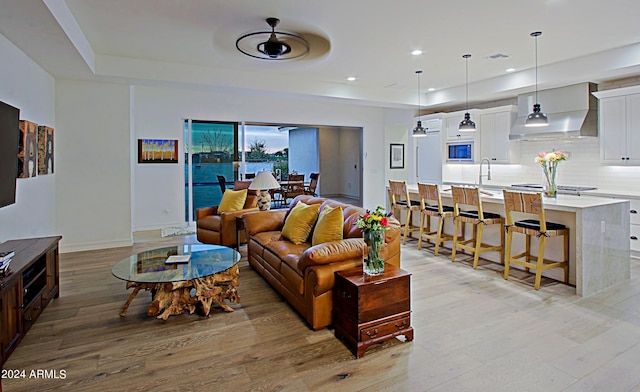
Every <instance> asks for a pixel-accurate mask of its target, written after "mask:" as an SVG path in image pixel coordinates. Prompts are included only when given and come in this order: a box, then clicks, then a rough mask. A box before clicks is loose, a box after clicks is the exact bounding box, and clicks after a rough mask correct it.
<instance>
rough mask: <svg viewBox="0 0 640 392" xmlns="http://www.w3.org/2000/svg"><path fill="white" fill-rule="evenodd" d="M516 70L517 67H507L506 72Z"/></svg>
mask: <svg viewBox="0 0 640 392" xmlns="http://www.w3.org/2000/svg"><path fill="white" fill-rule="evenodd" d="M515 70H516V69H515V68H507V69H506V70H505V71H506V72H513V71H515Z"/></svg>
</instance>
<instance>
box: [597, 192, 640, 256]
mask: <svg viewBox="0 0 640 392" xmlns="http://www.w3.org/2000/svg"><path fill="white" fill-rule="evenodd" d="M596 197H606V198H610V199H625V200H629V224H630V229H629V250H630V251H631V256H632V257H635V258H640V199H635V198H634V197H637V196H625V195H619V194H616V195H607V194H600V195H596Z"/></svg>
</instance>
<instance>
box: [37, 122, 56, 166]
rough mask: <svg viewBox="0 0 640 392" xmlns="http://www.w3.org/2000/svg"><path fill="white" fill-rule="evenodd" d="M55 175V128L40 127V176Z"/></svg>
mask: <svg viewBox="0 0 640 392" xmlns="http://www.w3.org/2000/svg"><path fill="white" fill-rule="evenodd" d="M52 173H53V128H51V127H48V126H46V125H39V126H38V175H43V174H52Z"/></svg>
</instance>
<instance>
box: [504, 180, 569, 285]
mask: <svg viewBox="0 0 640 392" xmlns="http://www.w3.org/2000/svg"><path fill="white" fill-rule="evenodd" d="M502 193H503V195H504V207H505V211H506V215H507V226H506V227H507V249H506V256H505V263H504V278H505V279H509V265H510V264H511V263H515V264H518V265H521V266H523V267H525V269H526V270H527V272H528V271H529V268H531V269H534V270H535V271H536V280H535V284H534V286H533V287H534V288H535V289H536V290H539V289H540V279H541V277H542V271H546V270H550V269H552V268H563V269H564V283H569V229H568V228H567V227H566V226H565V225H562V224H559V223H552V222H547V221H546V219H545V216H544V207H543V204H542V194H541V193H522V192H510V191H507V190H503V191H502ZM512 212H517V213H521V214H528V215H537V218H538V220H535V219H525V220H520V221H515V222H514V221H513V216H512V215H511V213H512ZM513 233H522V234H524V235H525V236H526V245H525V251H524V252H522V253H520V254H517V255H515V256H512V255H511V242H512V239H513ZM532 236H536V237H538V238H539V239H540V244H539V246H538V255H537V256H532V255H531V237H532ZM557 236H563V237H564V260H562V261H552V260H548V259H545V258H544V252H545V247H546V244H547V238H550V237H557ZM529 261H535V262H534V263H530V262H529Z"/></svg>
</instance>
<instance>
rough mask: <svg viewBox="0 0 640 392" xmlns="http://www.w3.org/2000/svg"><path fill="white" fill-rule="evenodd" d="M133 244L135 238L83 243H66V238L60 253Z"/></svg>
mask: <svg viewBox="0 0 640 392" xmlns="http://www.w3.org/2000/svg"><path fill="white" fill-rule="evenodd" d="M131 245H133V238H131V239H129V240H120V241H104V242H87V243H83V244H64V238H63V239H62V242H61V243H60V253H72V252H83V251H87V250H98V249H108V248H122V247H125V246H131Z"/></svg>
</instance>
